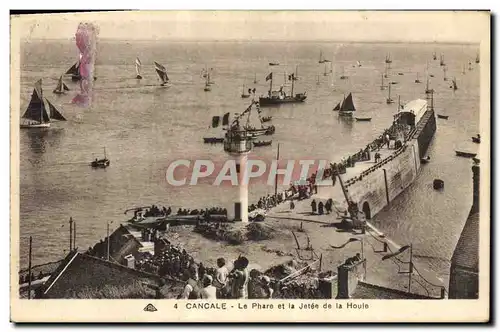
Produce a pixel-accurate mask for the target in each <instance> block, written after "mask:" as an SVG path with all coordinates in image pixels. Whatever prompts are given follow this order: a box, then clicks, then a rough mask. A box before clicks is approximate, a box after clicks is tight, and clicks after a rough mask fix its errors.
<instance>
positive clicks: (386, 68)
mask: <svg viewBox="0 0 500 332" xmlns="http://www.w3.org/2000/svg"><path fill="white" fill-rule="evenodd" d="M384 77H385V78H389V65H388V64H386V65H385V71H384Z"/></svg>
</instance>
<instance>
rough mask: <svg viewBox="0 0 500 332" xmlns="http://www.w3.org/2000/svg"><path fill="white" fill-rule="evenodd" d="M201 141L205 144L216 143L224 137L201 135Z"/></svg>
mask: <svg viewBox="0 0 500 332" xmlns="http://www.w3.org/2000/svg"><path fill="white" fill-rule="evenodd" d="M203 142H204V143H205V144H216V143H224V137H222V138H220V137H203Z"/></svg>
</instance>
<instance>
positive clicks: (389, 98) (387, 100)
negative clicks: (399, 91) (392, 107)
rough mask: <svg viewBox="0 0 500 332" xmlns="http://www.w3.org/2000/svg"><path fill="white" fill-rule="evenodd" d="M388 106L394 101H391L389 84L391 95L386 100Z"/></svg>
mask: <svg viewBox="0 0 500 332" xmlns="http://www.w3.org/2000/svg"><path fill="white" fill-rule="evenodd" d="M386 102H387V104H392V103H393V102H394V100H392V99H391V85H390V84H389V94H388V96H387V99H386Z"/></svg>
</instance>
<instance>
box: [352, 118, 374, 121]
mask: <svg viewBox="0 0 500 332" xmlns="http://www.w3.org/2000/svg"><path fill="white" fill-rule="evenodd" d="M355 119H356V121H361V122H362V121H371V120H372V118H355Z"/></svg>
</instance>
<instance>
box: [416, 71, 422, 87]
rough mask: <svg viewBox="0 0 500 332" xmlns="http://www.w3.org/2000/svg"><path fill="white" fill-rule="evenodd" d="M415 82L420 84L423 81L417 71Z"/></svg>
mask: <svg viewBox="0 0 500 332" xmlns="http://www.w3.org/2000/svg"><path fill="white" fill-rule="evenodd" d="M415 83H417V84H419V83H422V82H421V81H420V79H419V77H418V73H417V78H416V79H415Z"/></svg>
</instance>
